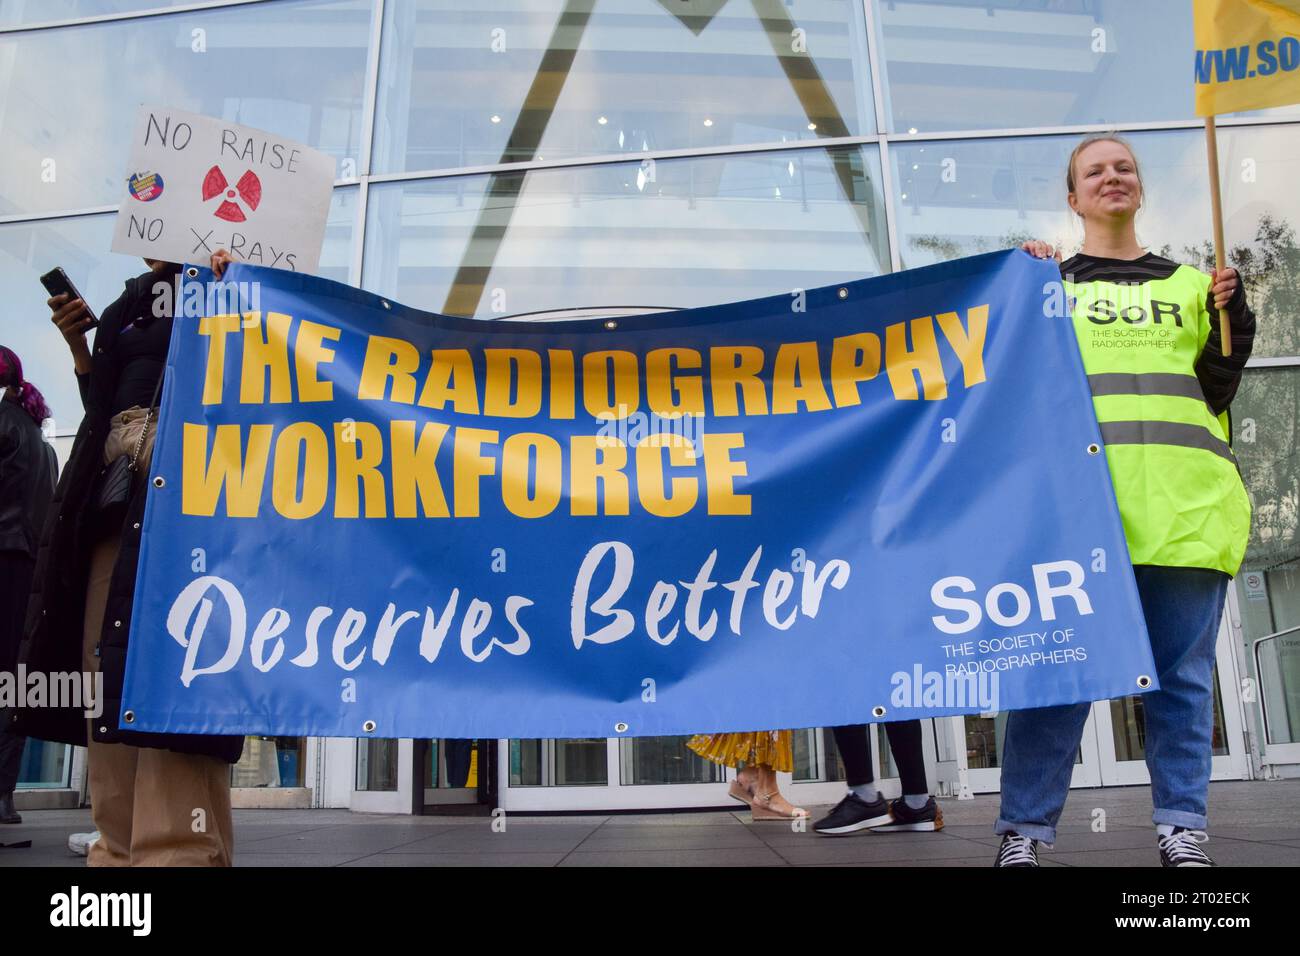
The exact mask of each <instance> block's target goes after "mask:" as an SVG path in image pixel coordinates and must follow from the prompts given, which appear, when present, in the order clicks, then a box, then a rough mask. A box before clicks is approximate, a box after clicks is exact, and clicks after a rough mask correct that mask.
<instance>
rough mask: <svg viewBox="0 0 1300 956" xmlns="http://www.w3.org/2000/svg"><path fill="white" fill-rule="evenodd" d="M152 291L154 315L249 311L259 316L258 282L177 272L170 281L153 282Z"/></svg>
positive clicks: (260, 299)
mask: <svg viewBox="0 0 1300 956" xmlns="http://www.w3.org/2000/svg"><path fill="white" fill-rule="evenodd" d="M153 294H154V300H153V314H154V316H155V317H157V318H165V317H167V316H169V315H170V316H183V317H185V318H197V317H198V316H203V315H249V314H250V313H257V314H258V315H259V317H260V314H261V311H262V283H260V282H226V281H223V280H220V279H214V280H212V281H211V282H200V281H198V280H197V279H190V278H186V277H184V276H182V275H177V276H176V278H175V280H174V281H172V282H164V281H158V282H155V283H154V286H153Z"/></svg>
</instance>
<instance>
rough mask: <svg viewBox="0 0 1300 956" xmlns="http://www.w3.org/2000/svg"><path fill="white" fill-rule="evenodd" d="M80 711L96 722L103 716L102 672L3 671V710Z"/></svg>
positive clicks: (22, 666) (22, 668)
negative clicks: (73, 709)
mask: <svg viewBox="0 0 1300 956" xmlns="http://www.w3.org/2000/svg"><path fill="white" fill-rule="evenodd" d="M8 707H15V708H24V709H25V708H38V707H40V708H45V707H59V708H67V707H80V708H81V710H82V714H83V715H84V716H85V717H88V718H90V719H94V718H97V717H99V715H100V714H102V713H103V712H104V675H103V674H101V673H100V672H99V671H94V672H91V671H53V672H50V673H47V672H45V671H31V672H28V670H27V665H26V664H19V665H18V670H17V672H16V673H15V672H12V671H0V710H3V709H5V708H8Z"/></svg>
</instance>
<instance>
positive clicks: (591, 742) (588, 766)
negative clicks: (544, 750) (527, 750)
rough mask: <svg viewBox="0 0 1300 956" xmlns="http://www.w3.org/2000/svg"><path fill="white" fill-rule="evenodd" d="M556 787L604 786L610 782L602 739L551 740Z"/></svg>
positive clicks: (606, 751) (606, 752) (603, 739)
mask: <svg viewBox="0 0 1300 956" xmlns="http://www.w3.org/2000/svg"><path fill="white" fill-rule="evenodd" d="M552 744H553V747H554V754H555V756H554V760H555V786H557V787H603V786H605V784H607V783H608V782H609V770H608V767H607V763H608V760H607V755H608V749H607V748H606V746H605V738H603V737H600V738H595V737H593V738H590V739H583V740H555V741H552Z"/></svg>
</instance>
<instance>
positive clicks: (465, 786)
mask: <svg viewBox="0 0 1300 956" xmlns="http://www.w3.org/2000/svg"><path fill="white" fill-rule="evenodd" d="M479 743H480V741H478V740H458V739H450V738H447V739H437V740H430V741H428V746H427V747H425V748H424V768H423V774H422V776H421V779H422V780H423V781H424V805H425V806H431V805H432V806H437V805H444V804H462V803H477V802H478V793H479V773H480V772H481V771H484V770H485V769H486V768H485V767H480V765H479V754H480V753H481V751H482V749H483V748H481V747H480V746H479Z"/></svg>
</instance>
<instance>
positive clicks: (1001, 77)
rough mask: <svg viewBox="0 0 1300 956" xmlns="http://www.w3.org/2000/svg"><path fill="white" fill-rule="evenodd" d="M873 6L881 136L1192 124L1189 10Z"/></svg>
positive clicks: (963, 3)
mask: <svg viewBox="0 0 1300 956" xmlns="http://www.w3.org/2000/svg"><path fill="white" fill-rule="evenodd" d="M874 7H875V9H876V10H878V11H879V20H880V30H881V36H882V46H883V51H884V52H883V56H884V59H885V69H884V71H883V73H884V76H885V80H886V89H885V95H886V100H887V102H888V104H889V106H888V109H887V115H888V116H889V117H890V131H891V132H899V133H907V132H918V131H919V132H941V131H944V130H966V129H1021V128H1027V127H1050V126H1078V125H1085V124H1086V125H1092V124H1114V123H1135V122H1149V121H1159V120H1194V119H1195V113H1194V109H1193V94H1192V50H1193V44H1192V8H1191V4H1190V3H1187V0H1142V2H1141V3H1134V2H1132V0H1053V2H1052V3H1050V4H1047V3H1041V2H1034V3H1026V2H1024V0H888V2H882V3H876V4H874ZM1298 112H1300V109H1297V107H1286V108H1283V109H1277V110H1267V111H1259V112H1258V113H1256V114H1254V115H1271V114H1277V115H1296V114H1297V113H1298Z"/></svg>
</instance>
